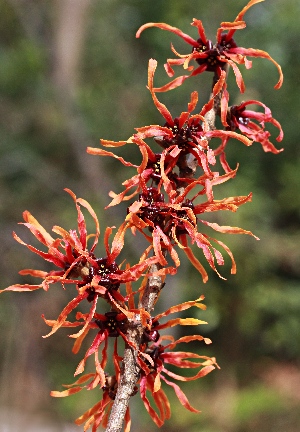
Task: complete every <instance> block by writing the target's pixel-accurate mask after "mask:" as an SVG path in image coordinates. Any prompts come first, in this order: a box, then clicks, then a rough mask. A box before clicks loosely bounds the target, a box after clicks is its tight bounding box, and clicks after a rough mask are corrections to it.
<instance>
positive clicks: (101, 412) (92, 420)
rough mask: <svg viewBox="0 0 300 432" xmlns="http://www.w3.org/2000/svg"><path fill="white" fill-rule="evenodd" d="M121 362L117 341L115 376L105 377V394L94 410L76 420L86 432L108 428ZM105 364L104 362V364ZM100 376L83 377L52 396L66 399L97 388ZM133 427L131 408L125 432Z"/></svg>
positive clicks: (114, 353) (103, 389) (95, 374)
mask: <svg viewBox="0 0 300 432" xmlns="http://www.w3.org/2000/svg"><path fill="white" fill-rule="evenodd" d="M121 361H122V357H120V356H119V355H118V353H117V340H115V344H114V351H113V366H114V373H115V374H114V375H108V374H106V373H105V374H104V375H103V382H102V383H101V385H100V386H98V387H100V388H101V391H102V393H103V396H102V399H101V400H100V401H99V402H97V403H96V404H95V405H94V406H93V407H92V408H90V409H88V410H87V411H86V412H85V413H84V414H82V415H81V416H80V417H78V418H77V419H76V420H75V423H76V424H77V425H78V426H80V425H82V424H84V431H87V430H88V429H90V427H92V432H96V431H97V429H98V427H99V426H100V425H101V426H103V427H104V428H105V427H106V426H107V422H108V417H109V414H110V411H111V408H112V405H113V403H114V399H115V396H116V391H117V388H118V382H119V380H120V374H121V366H120V364H121ZM106 362H107V355H106V359H105V363H106ZM102 364H103V362H102ZM98 382H99V380H98V374H97V372H96V373H88V374H85V375H83V376H81V377H80V378H79V379H78V380H77V381H75V382H74V383H73V384H69V385H64V387H66V388H67V389H66V390H63V391H52V392H51V396H53V397H66V396H71V395H73V394H75V393H78V392H80V391H81V390H83V389H86V390H91V389H93V388H95V387H96V386H97V383H98ZM130 426H131V419H130V411H129V407H128V408H127V410H126V414H125V428H124V432H129V431H130Z"/></svg>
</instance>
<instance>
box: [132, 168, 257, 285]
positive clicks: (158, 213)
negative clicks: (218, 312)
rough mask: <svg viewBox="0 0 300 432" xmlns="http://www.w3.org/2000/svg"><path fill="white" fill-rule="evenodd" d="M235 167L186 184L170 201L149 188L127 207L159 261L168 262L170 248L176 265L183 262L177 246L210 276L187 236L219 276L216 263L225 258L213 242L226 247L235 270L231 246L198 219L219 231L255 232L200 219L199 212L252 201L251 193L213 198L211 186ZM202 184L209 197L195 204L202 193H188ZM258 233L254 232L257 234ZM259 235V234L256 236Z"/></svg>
mask: <svg viewBox="0 0 300 432" xmlns="http://www.w3.org/2000/svg"><path fill="white" fill-rule="evenodd" d="M235 172H236V171H231V172H230V173H228V174H225V175H224V176H220V177H218V178H217V179H216V180H212V181H208V180H207V181H206V182H204V181H203V180H201V179H200V180H198V181H197V180H195V181H194V182H192V183H191V184H190V185H189V186H187V187H186V188H185V192H184V193H183V194H181V195H178V196H177V197H175V198H174V199H173V200H172V201H171V202H165V199H164V195H162V194H161V193H159V191H158V189H156V188H147V191H146V192H145V193H143V194H141V195H140V199H139V201H136V202H134V203H133V204H132V205H131V206H130V207H129V209H128V215H127V218H126V220H127V221H128V222H129V223H130V225H131V226H132V227H133V228H134V229H137V230H138V231H140V232H141V233H142V234H143V235H144V236H145V237H146V238H147V240H148V241H149V242H150V243H152V246H153V250H154V253H155V255H156V256H157V258H158V260H159V263H160V264H161V265H162V266H166V265H167V264H168V261H167V259H166V253H167V252H168V253H169V254H170V256H171V258H172V260H173V262H174V264H175V267H178V266H179V265H180V261H179V257H178V254H177V252H176V250H175V247H176V246H178V247H179V248H180V249H182V250H183V251H184V252H185V253H186V255H187V257H188V258H189V260H190V261H191V263H192V264H193V266H194V267H195V268H196V269H197V270H198V271H199V272H200V274H201V275H202V278H203V281H204V282H206V281H207V280H208V275H207V272H206V270H205V269H204V267H203V265H202V264H201V263H200V262H199V260H198V259H197V258H196V257H195V256H194V254H193V252H192V250H191V248H190V247H189V246H188V238H189V239H190V241H191V243H196V245H197V246H198V248H200V249H202V252H203V254H204V256H205V259H206V260H207V262H208V263H209V265H210V267H211V268H212V269H213V270H214V271H215V272H216V273H217V274H218V275H219V276H220V274H219V272H218V270H217V268H216V265H215V259H216V261H217V263H218V265H223V264H224V258H223V256H222V254H221V252H220V251H218V250H217V249H216V248H215V247H214V246H213V244H212V243H216V244H217V245H218V246H220V247H221V248H223V249H224V250H225V251H226V252H227V254H228V255H229V257H230V258H231V261H232V267H231V273H235V272H236V265H235V261H234V258H233V255H232V253H231V251H230V249H229V248H228V247H227V246H226V245H225V244H224V243H223V242H221V241H219V240H217V239H215V238H212V237H210V236H208V235H207V234H204V233H202V232H199V231H198V227H197V225H198V222H201V223H202V224H203V225H206V226H208V227H210V228H212V229H214V230H215V231H217V232H222V233H229V234H249V235H252V236H254V235H253V234H252V233H251V232H250V231H247V230H244V229H242V228H238V227H230V226H220V225H218V224H217V223H212V222H207V221H205V220H202V219H198V217H197V215H199V214H202V213H205V212H215V211H220V210H229V211H236V210H237V209H238V207H239V206H240V205H242V204H244V203H246V202H248V201H251V197H252V195H251V194H249V195H248V196H240V197H231V198H225V199H223V200H214V198H213V194H212V190H211V189H212V186H213V185H214V184H218V183H222V182H224V181H226V180H228V179H230V178H232V177H233V176H234V175H235ZM199 184H200V185H201V186H203V190H202V191H201V192H200V193H201V194H203V193H204V191H205V193H206V194H207V195H208V196H209V197H210V199H209V200H208V201H207V202H204V203H201V204H195V205H194V204H193V200H194V199H195V198H197V196H198V195H199V194H200V193H197V194H195V196H194V197H193V198H192V200H189V199H186V196H187V194H188V193H189V192H191V191H192V189H193V188H194V187H196V186H199ZM145 229H148V230H150V232H151V234H152V235H151V236H149V235H147V234H146V233H145ZM254 237H255V236H254ZM255 238H257V237H255ZM175 271H176V268H172V267H170V268H168V272H170V273H173V272H175Z"/></svg>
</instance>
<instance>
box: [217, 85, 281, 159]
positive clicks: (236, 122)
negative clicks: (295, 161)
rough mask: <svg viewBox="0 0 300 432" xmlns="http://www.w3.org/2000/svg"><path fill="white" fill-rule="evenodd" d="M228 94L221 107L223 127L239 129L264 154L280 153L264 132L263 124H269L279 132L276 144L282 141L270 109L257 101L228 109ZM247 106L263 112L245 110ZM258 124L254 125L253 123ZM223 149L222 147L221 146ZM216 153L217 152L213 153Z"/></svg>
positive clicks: (225, 93)
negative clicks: (258, 145)
mask: <svg viewBox="0 0 300 432" xmlns="http://www.w3.org/2000/svg"><path fill="white" fill-rule="evenodd" d="M228 97H229V96H228V92H227V91H225V92H224V94H223V100H222V106H221V120H222V123H223V125H224V126H225V127H227V128H228V129H229V130H232V131H235V130H236V129H239V130H240V131H241V132H242V133H243V134H244V135H245V136H247V137H248V138H249V139H251V140H253V141H256V142H259V143H260V144H261V145H262V148H263V149H264V151H265V152H272V153H275V154H277V153H280V152H282V151H283V149H282V148H281V149H279V150H278V149H277V148H276V147H275V146H274V145H273V144H272V143H271V142H270V140H269V137H270V135H271V134H270V132H269V131H267V130H265V124H266V123H271V124H272V125H273V126H275V127H276V128H277V129H278V130H279V135H278V137H277V138H276V140H277V141H278V142H280V141H282V139H283V131H282V128H281V125H280V123H279V122H278V121H277V120H275V119H274V118H273V117H272V113H271V110H270V108H268V107H267V106H266V105H265V104H263V103H262V102H260V101H257V100H249V101H247V102H242V103H241V104H239V105H233V106H231V107H229V108H228ZM248 105H258V106H261V107H263V109H264V111H265V112H258V111H253V110H249V109H247V107H248ZM253 120H254V121H256V122H258V123H259V124H257V123H255V122H254V121H253ZM223 149H224V146H223ZM215 152H216V153H218V152H217V151H215Z"/></svg>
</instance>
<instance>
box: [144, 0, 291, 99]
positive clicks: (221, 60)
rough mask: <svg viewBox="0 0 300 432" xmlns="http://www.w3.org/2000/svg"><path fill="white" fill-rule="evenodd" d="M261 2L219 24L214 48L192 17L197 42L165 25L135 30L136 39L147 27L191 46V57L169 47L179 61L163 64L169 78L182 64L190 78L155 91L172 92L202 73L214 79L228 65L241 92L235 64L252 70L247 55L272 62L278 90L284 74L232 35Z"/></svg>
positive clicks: (266, 56)
mask: <svg viewBox="0 0 300 432" xmlns="http://www.w3.org/2000/svg"><path fill="white" fill-rule="evenodd" d="M262 1H264V0H251V1H249V3H248V4H247V5H246V6H245V7H244V8H243V9H242V11H241V12H240V13H239V14H238V15H237V17H236V19H235V20H234V21H233V22H222V23H221V25H220V27H219V29H218V30H217V42H216V44H215V45H214V44H213V43H212V41H211V40H209V39H207V37H206V35H205V31H204V27H203V25H202V22H201V21H200V20H198V19H195V18H194V19H193V22H192V25H193V26H195V27H197V29H198V32H199V38H198V39H197V40H196V39H193V38H192V37H191V36H189V35H187V34H186V33H183V32H182V31H181V30H180V29H178V28H176V27H172V26H170V25H168V24H165V23H148V24H144V25H143V26H141V27H140V28H139V30H138V31H137V34H136V36H137V37H139V36H140V34H141V33H142V32H143V31H144V30H145V29H147V28H150V27H158V28H160V29H162V30H167V31H170V32H172V33H175V34H176V35H177V36H179V37H181V38H182V39H183V40H184V41H185V42H187V43H188V44H189V45H191V46H192V52H191V53H190V54H184V55H181V54H179V53H178V52H177V51H176V50H175V49H174V47H173V45H172V51H173V53H174V54H175V55H176V56H177V57H179V58H178V59H169V60H168V61H167V63H166V65H165V69H166V72H167V74H168V75H169V76H170V77H172V76H173V75H174V70H173V68H172V66H174V65H183V67H184V68H185V69H186V70H188V71H192V72H191V73H190V75H184V76H180V77H178V78H175V79H174V80H173V81H171V82H170V83H168V84H166V85H165V86H163V87H161V88H156V89H155V91H167V90H171V89H173V88H175V87H178V86H179V85H181V84H182V82H183V81H184V80H185V79H187V78H189V77H191V76H195V75H198V74H201V73H202V72H204V71H210V72H214V73H215V75H216V76H217V77H221V74H222V71H223V70H225V68H226V66H227V65H229V66H230V67H231V68H232V69H233V72H234V74H235V77H236V82H237V85H238V87H239V89H240V91H241V92H242V93H243V92H244V91H245V84H244V80H243V78H242V75H241V72H240V70H239V68H238V66H237V64H238V65H239V64H244V65H245V67H246V68H247V69H249V68H251V66H252V62H251V61H249V60H248V59H247V57H246V56H249V57H262V58H266V59H268V60H270V61H271V62H273V63H274V64H275V66H276V67H277V69H278V72H279V80H278V82H277V84H276V85H275V88H276V89H278V88H280V87H281V85H282V82H283V75H282V71H281V67H280V66H279V64H278V63H277V62H276V61H275V60H274V59H273V58H272V57H271V56H270V55H269V54H268V53H267V52H265V51H262V50H259V49H253V48H242V47H239V46H238V45H237V44H236V42H235V40H234V39H233V36H234V34H235V32H236V31H237V30H240V29H243V28H245V27H246V23H245V22H244V21H243V18H244V15H245V13H246V12H247V11H248V9H250V7H251V6H253V5H254V4H256V3H260V2H262ZM191 60H195V61H196V62H197V63H198V65H199V66H198V67H197V68H196V69H194V67H193V66H190V65H189V64H190V62H191Z"/></svg>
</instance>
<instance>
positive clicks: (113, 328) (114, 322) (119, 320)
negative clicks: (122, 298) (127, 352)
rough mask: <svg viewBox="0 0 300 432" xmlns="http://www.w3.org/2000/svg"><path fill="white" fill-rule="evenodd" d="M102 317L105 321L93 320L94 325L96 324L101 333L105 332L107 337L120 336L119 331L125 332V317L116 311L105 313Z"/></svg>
mask: <svg viewBox="0 0 300 432" xmlns="http://www.w3.org/2000/svg"><path fill="white" fill-rule="evenodd" d="M104 316H105V319H95V323H96V324H97V326H98V327H99V329H100V330H101V332H104V331H105V330H107V331H108V336H109V337H118V336H119V334H120V333H119V330H120V331H121V332H124V331H126V324H127V320H126V317H125V315H123V314H120V313H119V312H116V311H111V312H106V314H104Z"/></svg>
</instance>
